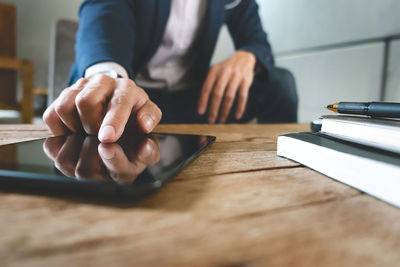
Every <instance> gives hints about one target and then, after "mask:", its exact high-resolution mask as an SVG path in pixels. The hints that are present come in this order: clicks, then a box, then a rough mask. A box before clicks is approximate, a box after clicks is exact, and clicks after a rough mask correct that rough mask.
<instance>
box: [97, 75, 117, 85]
mask: <svg viewBox="0 0 400 267" xmlns="http://www.w3.org/2000/svg"><path fill="white" fill-rule="evenodd" d="M113 80H114V79H113V78H111V77H110V76H107V75H105V74H98V75H96V76H95V78H94V81H96V82H98V83H110V82H112V81H113Z"/></svg>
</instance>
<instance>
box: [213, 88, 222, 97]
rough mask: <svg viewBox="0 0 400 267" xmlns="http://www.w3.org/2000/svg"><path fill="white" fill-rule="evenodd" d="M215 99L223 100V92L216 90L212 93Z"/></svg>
mask: <svg viewBox="0 0 400 267" xmlns="http://www.w3.org/2000/svg"><path fill="white" fill-rule="evenodd" d="M212 96H213V98H216V99H221V98H222V92H221V91H220V90H214V91H213V93H212Z"/></svg>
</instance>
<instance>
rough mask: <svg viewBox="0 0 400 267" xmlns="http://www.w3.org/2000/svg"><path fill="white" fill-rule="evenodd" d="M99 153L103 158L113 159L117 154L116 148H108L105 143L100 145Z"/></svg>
mask: <svg viewBox="0 0 400 267" xmlns="http://www.w3.org/2000/svg"><path fill="white" fill-rule="evenodd" d="M98 150H99V154H100V156H101V157H102V158H103V159H106V160H110V159H113V158H114V156H115V153H114V150H112V149H107V148H105V147H104V146H103V144H100V145H99V149H98Z"/></svg>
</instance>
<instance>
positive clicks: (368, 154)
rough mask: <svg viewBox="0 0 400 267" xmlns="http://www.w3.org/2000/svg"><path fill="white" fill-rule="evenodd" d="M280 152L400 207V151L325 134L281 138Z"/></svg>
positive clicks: (278, 152) (283, 136) (280, 154)
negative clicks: (373, 146)
mask: <svg viewBox="0 0 400 267" xmlns="http://www.w3.org/2000/svg"><path fill="white" fill-rule="evenodd" d="M277 155H278V156H282V157H285V158H288V159H291V160H294V161H296V162H299V163H301V164H303V165H305V166H307V167H309V168H311V169H314V170H316V171H318V172H320V173H322V174H325V175H327V176H329V177H331V178H333V179H335V180H337V181H340V182H342V183H345V184H347V185H350V186H352V187H354V188H356V189H359V190H361V191H363V192H365V193H368V194H370V195H372V196H375V197H377V198H379V199H381V200H384V201H387V202H389V203H391V204H393V205H394V206H397V207H400V154H398V153H393V152H389V151H384V150H381V149H376V148H372V147H368V146H364V145H359V144H354V143H350V142H347V141H343V140H340V139H336V138H333V137H329V136H327V135H323V134H321V133H294V134H286V135H281V136H279V137H278V149H277Z"/></svg>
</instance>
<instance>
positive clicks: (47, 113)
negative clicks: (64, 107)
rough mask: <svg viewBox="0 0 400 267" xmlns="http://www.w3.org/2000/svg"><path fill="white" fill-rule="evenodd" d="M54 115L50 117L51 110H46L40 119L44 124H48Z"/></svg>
mask: <svg viewBox="0 0 400 267" xmlns="http://www.w3.org/2000/svg"><path fill="white" fill-rule="evenodd" d="M53 117H54V115H52V112H51V110H50V109H49V108H48V109H46V111H45V112H44V113H43V116H42V119H43V121H44V122H45V123H46V124H49V123H50V122H51V121H52V118H53Z"/></svg>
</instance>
